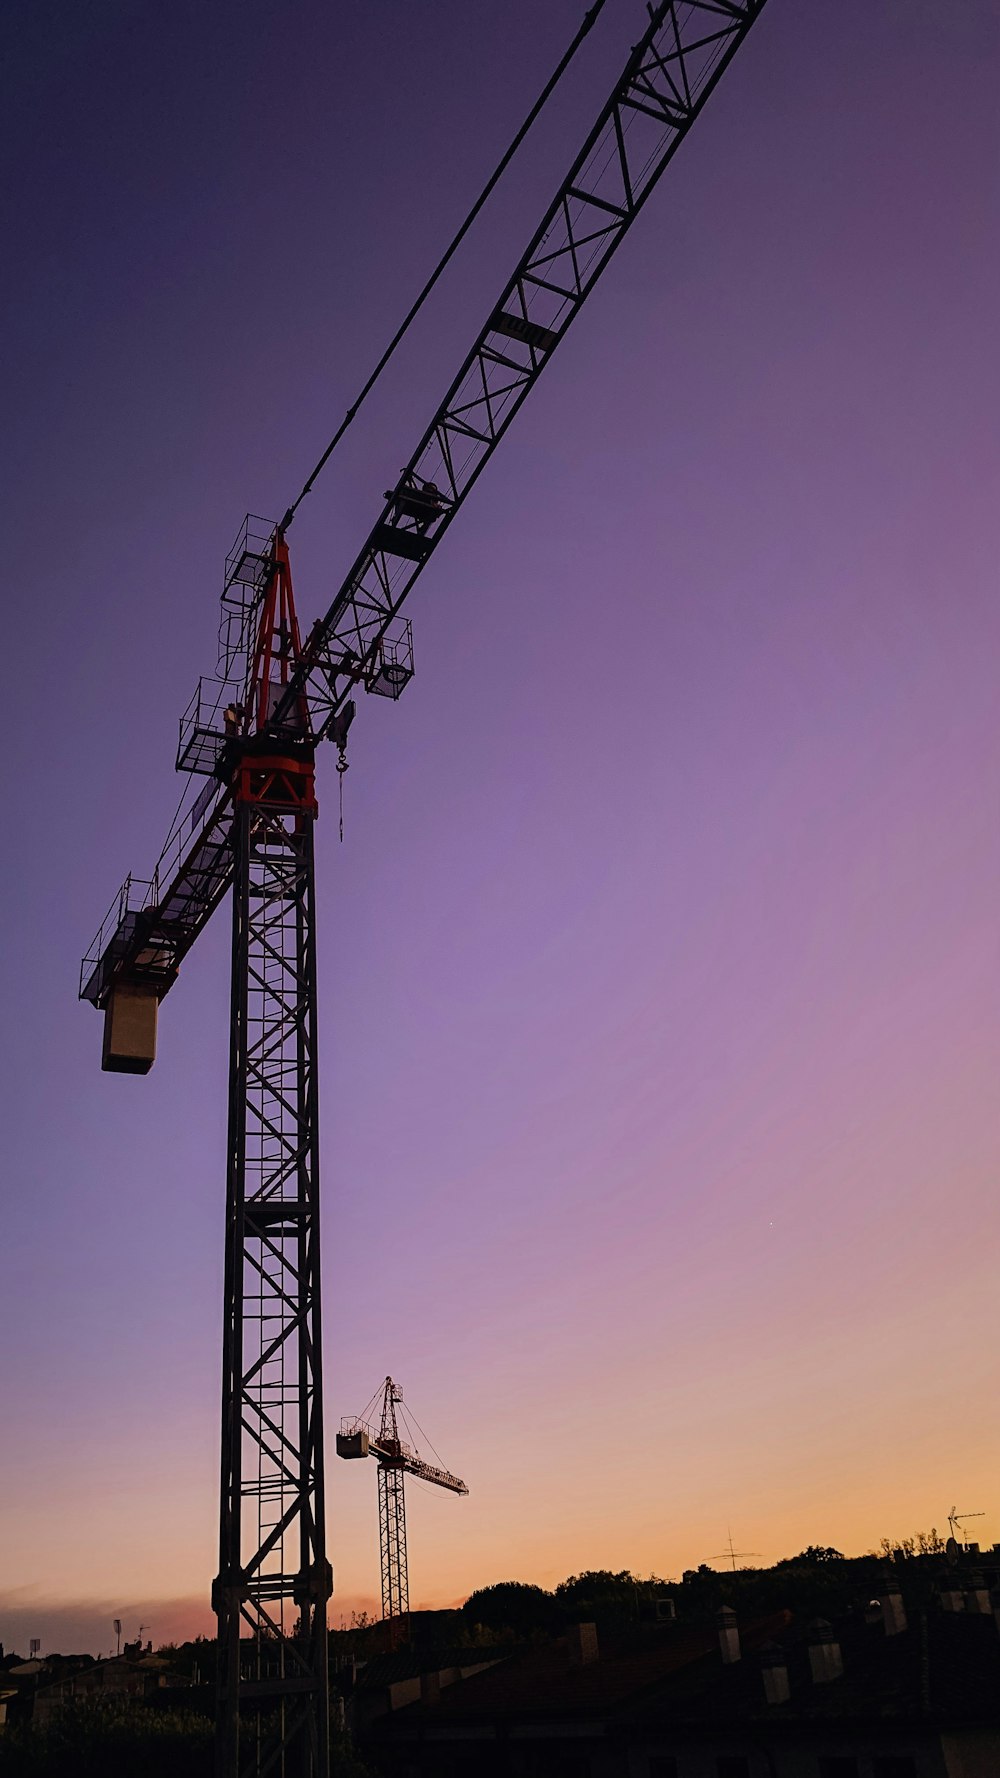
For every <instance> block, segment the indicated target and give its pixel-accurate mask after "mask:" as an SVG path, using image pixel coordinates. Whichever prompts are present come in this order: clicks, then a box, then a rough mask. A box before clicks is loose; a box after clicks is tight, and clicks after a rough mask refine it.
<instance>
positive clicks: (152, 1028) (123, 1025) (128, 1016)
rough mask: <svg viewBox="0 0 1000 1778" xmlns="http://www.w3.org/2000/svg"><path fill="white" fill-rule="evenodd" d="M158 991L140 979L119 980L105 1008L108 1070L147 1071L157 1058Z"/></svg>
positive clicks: (103, 1063) (104, 1058) (103, 1060)
mask: <svg viewBox="0 0 1000 1778" xmlns="http://www.w3.org/2000/svg"><path fill="white" fill-rule="evenodd" d="M158 1005H159V999H158V996H157V994H156V993H155V991H154V990H153V989H151V988H148V987H144V986H142V985H141V984H140V983H138V982H116V983H115V986H114V987H113V988H112V990H111V992H110V994H109V995H108V999H107V1004H106V1006H105V1008H104V1052H103V1054H102V1056H101V1067H102V1068H103V1069H104V1070H105V1072H106V1073H108V1074H148V1073H149V1071H150V1069H151V1068H152V1066H153V1063H154V1061H155V1060H156V1009H157V1007H158Z"/></svg>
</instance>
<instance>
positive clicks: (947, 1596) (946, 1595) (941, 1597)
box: [934, 1574, 965, 1611]
mask: <svg viewBox="0 0 1000 1778" xmlns="http://www.w3.org/2000/svg"><path fill="white" fill-rule="evenodd" d="M934 1590H935V1592H936V1593H937V1596H938V1603H939V1604H940V1606H941V1610H942V1611H964V1610H965V1594H964V1593H963V1591H962V1582H961V1580H960V1579H959V1577H958V1575H957V1574H943V1575H942V1576H941V1578H940V1580H939V1581H938V1582H937V1584H936V1586H935V1589H934Z"/></svg>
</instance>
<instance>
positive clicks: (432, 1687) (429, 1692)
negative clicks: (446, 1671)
mask: <svg viewBox="0 0 1000 1778" xmlns="http://www.w3.org/2000/svg"><path fill="white" fill-rule="evenodd" d="M420 1702H421V1704H440V1702H441V1675H440V1673H421V1675H420Z"/></svg>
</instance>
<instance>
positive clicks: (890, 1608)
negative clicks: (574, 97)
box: [878, 1580, 906, 1636]
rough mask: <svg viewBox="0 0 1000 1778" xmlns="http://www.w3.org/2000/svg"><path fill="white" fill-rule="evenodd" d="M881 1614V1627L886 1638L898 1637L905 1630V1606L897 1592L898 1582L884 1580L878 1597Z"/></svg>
mask: <svg viewBox="0 0 1000 1778" xmlns="http://www.w3.org/2000/svg"><path fill="white" fill-rule="evenodd" d="M878 1602H879V1608H880V1610H881V1614H882V1626H883V1628H884V1630H885V1633H886V1635H887V1636H898V1635H899V1634H900V1633H901V1631H903V1630H905V1629H906V1606H905V1605H904V1604H903V1595H902V1593H901V1592H900V1590H899V1582H898V1581H895V1580H885V1581H883V1583H882V1587H881V1590H880V1592H879V1596H878Z"/></svg>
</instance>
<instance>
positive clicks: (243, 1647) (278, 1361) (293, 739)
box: [80, 0, 765, 1778]
mask: <svg viewBox="0 0 1000 1778" xmlns="http://www.w3.org/2000/svg"><path fill="white" fill-rule="evenodd" d="M764 5H765V0H658V3H653V0H649V3H648V4H647V7H646V12H647V15H648V16H647V19H646V22H645V25H644V28H643V31H642V34H641V36H640V37H639V39H638V41H637V42H636V44H635V46H634V48H633V49H632V50H631V51H630V53H629V56H628V59H627V61H626V63H625V67H624V69H623V71H622V73H621V75H620V77H619V78H618V80H617V81H616V83H615V85H614V88H613V89H612V92H611V95H610V97H609V98H608V100H607V102H606V104H605V105H604V107H603V108H602V110H601V112H600V115H599V116H598V118H597V121H596V123H595V124H594V126H593V128H592V130H591V131H590V133H589V134H588V136H587V138H586V140H585V141H584V143H583V146H582V148H581V149H580V152H579V153H578V155H577V157H576V159H575V160H574V162H573V165H572V166H571V168H570V170H569V173H568V174H567V176H566V178H565V179H564V181H563V182H562V184H561V186H560V188H559V190H558V191H557V193H556V196H555V198H554V199H553V201H552V203H551V205H550V206H549V208H548V210H547V211H546V213H545V215H544V216H543V218H542V220H541V223H540V224H539V226H538V228H537V230H536V232H535V234H534V235H533V236H532V239H531V241H530V243H529V245H528V247H527V249H526V251H525V253H524V254H523V256H522V258H521V259H520V261H519V262H518V264H517V266H516V268H515V270H514V272H513V274H512V276H511V277H510V279H509V280H508V282H507V284H506V285H505V286H504V288H503V290H502V291H501V293H500V296H499V298H498V300H497V301H496V303H495V304H494V305H493V306H492V308H491V310H490V313H489V316H488V318H487V320H486V322H485V324H484V326H483V328H482V329H481V331H480V333H479V335H478V337H477V339H476V341H475V342H474V344H473V346H472V349H471V350H470V352H469V353H468V354H467V356H466V357H465V359H464V360H463V362H462V364H461V366H460V368H459V371H458V373H457V375H456V377H455V379H454V381H453V383H452V385H451V387H450V389H449V390H448V393H447V394H446V396H445V398H444V400H443V401H442V403H441V405H440V406H439V408H438V410H437V412H436V413H435V414H434V416H433V418H432V419H431V422H430V424H429V426H428V428H427V430H426V432H425V433H424V435H423V437H422V439H421V440H420V442H419V444H418V445H417V447H416V450H415V451H414V452H413V454H412V456H411V457H410V459H409V462H408V463H407V465H406V467H405V468H404V469H403V470H402V471H401V472H400V474H399V477H398V479H397V481H396V483H395V485H394V486H393V487H392V488H390V489H389V490H388V492H387V493H386V495H385V503H384V505H383V506H382V509H381V511H380V513H379V516H378V517H377V519H376V521H375V523H374V525H373V527H372V529H371V531H370V532H369V535H368V538H367V540H366V542H365V543H364V544H363V545H362V547H361V550H360V553H359V554H358V555H357V556H356V557H355V559H354V562H353V565H352V566H351V568H350V569H349V571H348V573H347V575H346V578H345V579H344V581H343V583H342V584H341V586H340V588H339V589H338V590H337V591H336V592H335V593H334V595H333V597H332V599H331V601H330V603H329V605H328V607H327V610H326V614H325V616H323V617H322V618H320V619H319V620H318V621H317V622H316V623H315V624H314V625H313V626H312V628H311V629H310V630H309V632H308V634H307V635H306V636H305V637H303V636H301V635H300V632H299V627H298V621H297V618H296V615H295V603H294V599H293V595H292V579H291V568H290V564H289V556H288V545H287V541H286V532H287V530H288V526H289V525H290V523H291V522H292V518H293V515H294V512H295V508H296V506H297V505H298V501H296V502H295V503H294V504H293V505H292V506H290V507H289V508H288V510H287V512H286V513H285V516H284V518H283V519H282V520H281V522H280V523H279V524H275V523H274V522H273V521H271V520H259V519H254V518H249V517H248V519H247V520H246V522H245V523H244V525H243V528H242V530H241V531H240V534H239V536H238V538H237V541H236V544H235V546H234V548H233V550H232V551H231V552H230V555H229V557H228V558H227V561H226V571H225V579H224V585H223V592H222V623H221V629H220V656H219V663H218V673H217V676H216V677H214V678H213V679H211V680H208V681H206V680H202V681H200V682H199V685H198V689H197V691H196V693H195V696H194V698H193V699H192V702H191V704H190V706H189V708H188V710H187V712H186V713H185V715H184V717H183V718H182V720H181V732H180V743H179V746H178V751H177V759H176V764H177V769H178V770H179V771H184V772H189V773H193V774H196V775H197V774H200V775H201V776H202V777H203V778H204V780H205V783H204V787H203V789H202V790H201V792H200V794H199V795H197V796H196V797H195V798H194V800H193V802H192V803H191V804H190V806H187V807H186V808H185V811H184V813H183V814H179V815H178V817H177V818H176V819H175V821H174V823H173V825H172V827H171V830H170V832H169V834H168V836H167V839H166V842H165V844H164V847H163V850H162V852H161V854H160V857H159V859H158V861H157V863H156V866H155V868H154V870H153V873H152V876H151V877H150V878H149V879H146V880H140V879H138V878H134V877H132V876H129V877H126V879H125V882H124V883H123V885H122V888H121V890H120V891H119V894H118V895H117V896H116V898H115V900H114V902H113V903H112V906H111V908H110V910H109V912H108V915H107V917H106V919H105V920H104V922H103V923H102V925H101V927H100V929H99V931H98V933H97V936H96V938H95V939H94V942H93V944H92V945H91V946H90V948H89V950H88V952H87V954H86V956H85V958H84V960H83V964H82V967H81V975H80V997H81V999H84V1000H88V1001H90V1003H91V1004H92V1005H93V1006H95V1007H97V1008H98V1009H99V1010H100V1011H101V1012H103V1014H104V1053H103V1066H104V1067H105V1068H106V1069H109V1070H111V1071H115V1072H119V1073H131V1074H145V1073H148V1071H149V1069H150V1068H151V1066H152V1064H153V1059H154V1056H155V1049H156V1020H157V1009H158V1006H159V1003H160V1001H161V1000H162V999H163V998H164V996H165V995H166V994H167V993H169V991H170V988H171V987H172V986H173V983H174V981H175V980H176V978H177V973H178V969H179V967H180V965H181V963H182V962H183V960H184V958H185V957H186V956H187V953H188V952H189V950H190V949H191V947H192V945H193V944H194V942H195V940H196V939H197V937H198V935H199V933H200V932H201V931H202V930H203V928H204V927H205V926H206V924H207V923H208V921H209V919H210V918H211V916H212V914H213V913H214V911H215V909H216V908H217V907H218V905H219V903H220V902H221V900H222V899H223V897H224V895H225V894H226V892H227V891H228V890H229V889H232V891H233V899H232V978H231V979H232V1002H231V1020H230V1064H229V1122H228V1138H227V1142H228V1161H227V1189H226V1261H225V1285H224V1292H225V1296H224V1314H223V1346H224V1349H223V1391H222V1394H223V1402H222V1464H221V1489H220V1493H221V1505H220V1532H219V1570H218V1574H217V1577H216V1580H215V1583H214V1587H213V1606H214V1609H215V1611H216V1614H217V1618H218V1634H219V1662H218V1668H219V1694H218V1707H217V1728H218V1774H219V1778H263V1775H264V1774H265V1773H275V1772H277V1771H279V1770H280V1771H281V1773H283V1774H284V1778H326V1775H327V1772H328V1769H329V1734H328V1723H329V1701H328V1683H329V1682H328V1670H327V1649H326V1637H327V1629H326V1620H327V1601H328V1599H329V1596H330V1593H331V1590H332V1575H331V1570H330V1564H329V1562H328V1560H327V1556H326V1542H325V1538H326V1530H325V1502H324V1457H323V1420H322V1342H321V1328H320V1288H319V1286H320V1266H319V1165H318V1163H319V1135H318V1076H317V1042H316V1039H317V1032H316V1024H317V1021H316V937H315V905H316V896H315V877H314V864H313V828H314V823H315V818H316V815H317V809H318V805H317V801H316V793H315V783H314V757H315V748H316V744H317V743H318V742H319V741H322V740H332V741H333V742H334V744H335V745H336V747H337V749H338V751H339V754H340V759H339V762H338V763H339V765H340V767H341V768H343V767H344V765H345V759H344V749H345V745H346V741H347V734H348V730H349V728H350V724H351V721H352V718H353V716H354V711H355V706H354V699H353V694H354V692H355V691H356V690H357V688H358V687H359V686H364V688H365V690H366V691H368V692H370V693H373V694H375V695H376V696H379V697H388V698H393V699H396V698H398V697H399V696H400V694H401V692H402V691H403V690H404V688H405V686H406V685H407V683H408V682H409V680H410V678H411V677H412V674H413V649H412V638H411V634H410V625H409V622H408V620H407V619H406V618H404V617H402V616H401V614H400V613H401V606H402V604H403V601H404V600H405V598H406V597H407V595H408V593H409V592H410V590H411V588H412V587H413V585H414V584H415V582H416V580H417V577H418V576H419V575H420V574H421V573H422V572H423V570H424V568H425V567H426V565H427V563H428V561H429V560H430V558H431V556H432V555H433V553H434V551H435V549H436V547H437V545H438V543H439V542H440V541H441V539H442V537H443V536H444V535H445V533H446V531H447V529H448V527H449V525H450V524H451V523H452V520H453V519H454V518H455V517H456V515H457V513H458V511H459V509H460V507H461V506H462V504H463V502H464V500H465V497H466V495H467V494H468V493H469V492H470V490H471V488H472V487H473V486H474V484H475V482H476V481H477V480H478V477H479V476H480V474H481V473H482V471H483V469H484V468H485V466H486V464H487V462H488V461H489V460H490V458H491V456H492V454H493V452H494V450H495V449H496V447H497V445H498V444H499V442H500V440H501V438H502V437H503V435H504V433H505V432H506V430H507V428H508V426H509V425H510V423H511V421H512V420H513V418H514V415H515V414H516V413H517V412H518V410H519V408H520V407H521V405H522V403H523V401H524V400H525V398H526V397H527V395H528V394H529V393H530V391H531V390H532V389H533V388H534V386H535V384H536V382H537V380H538V378H539V376H540V375H541V373H542V371H543V370H544V368H545V366H546V365H547V364H548V362H549V360H550V358H551V357H552V355H553V353H554V352H555V350H556V348H557V347H558V345H559V344H560V342H561V341H562V339H563V338H564V337H565V335H566V332H567V330H568V329H569V327H570V326H571V325H572V322H573V321H574V319H575V317H576V316H577V314H578V313H579V311H580V309H581V307H582V305H583V303H584V302H585V301H586V299H587V297H588V296H589V294H590V292H591V290H592V289H593V288H594V285H595V284H596V282H597V280H598V278H599V277H600V275H601V273H602V272H603V270H604V268H605V266H607V265H608V263H609V262H610V260H611V258H612V256H613V255H614V253H615V251H616V250H617V248H618V246H619V245H620V243H621V242H622V240H623V239H624V238H625V235H626V233H627V231H628V230H629V228H630V227H631V225H632V223H633V222H634V221H635V218H636V217H637V216H638V214H639V211H640V210H641V209H642V207H643V205H644V204H645V202H646V200H647V198H648V197H649V196H650V193H651V192H652V190H653V188H654V186H655V185H656V183H657V181H658V180H659V178H660V176H661V175H662V174H663V172H664V171H665V169H666V167H667V166H668V165H669V163H670V161H671V160H672V159H673V156H674V154H675V153H676V151H677V149H678V148H679V146H680V144H681V143H682V142H683V140H684V139H685V137H686V136H687V133H688V131H689V130H690V129H691V127H692V125H693V124H694V122H695V120H696V119H697V118H698V116H699V115H700V113H701V111H702V109H703V107H704V105H705V103H706V101H707V100H708V98H709V97H710V95H711V93H712V92H713V91H714V89H715V87H716V86H717V84H718V82H719V80H720V79H721V77H722V75H723V74H724V73H725V70H726V69H727V67H728V66H729V64H730V62H731V61H732V59H733V57H734V56H735V55H736V54H737V52H738V50H739V49H740V47H741V45H742V44H743V42H744V40H745V39H746V37H747V35H748V33H749V31H750V29H751V28H752V26H753V25H754V23H755V22H756V20H757V19H758V18H759V17H760V14H761V13H762V11H763V9H764ZM324 460H325V459H324ZM314 473H315V472H314ZM312 479H313V478H310V481H309V482H308V483H307V484H306V490H307V489H308V488H309V487H310V486H311V485H312ZM306 490H303V492H305V491H306ZM299 498H300V499H301V496H300V497H299ZM390 1407H391V1403H390ZM381 1430H382V1429H381V1427H380V1429H379V1431H380V1434H381ZM386 1437H387V1441H388V1442H391V1423H390V1425H389V1426H388V1427H387V1430H386ZM388 1442H387V1446H386V1450H387V1451H388V1448H389V1446H388ZM377 1454H378V1453H376V1455H377ZM391 1467H392V1465H391V1463H387V1464H386V1465H385V1467H384V1468H383V1469H382V1470H381V1471H380V1474H385V1475H386V1476H388V1475H389V1473H390V1470H391ZM397 1467H398V1466H397ZM406 1467H408V1468H409V1473H412V1474H417V1473H418V1471H417V1470H416V1469H414V1468H413V1467H412V1466H411V1465H408V1466H406ZM402 1473H403V1471H402V1469H399V1474H400V1476H401V1475H402ZM427 1479H435V1478H433V1477H428V1478H427ZM453 1480H454V1478H453ZM441 1485H443V1486H448V1485H449V1484H448V1483H442V1484H441ZM385 1486H386V1490H387V1492H386V1495H385V1502H386V1515H387V1519H386V1522H387V1525H390V1526H391V1524H392V1513H393V1510H394V1509H393V1504H392V1499H393V1497H392V1491H391V1487H390V1483H389V1482H388V1480H387V1481H386V1484H385ZM400 1486H401V1484H400ZM461 1489H462V1485H461V1484H459V1485H458V1491H461ZM399 1499H400V1511H401V1503H402V1495H401V1493H400V1496H399ZM399 1523H400V1524H402V1520H401V1519H400V1520H399ZM397 1542H398V1539H397ZM403 1548H404V1549H405V1544H404V1546H403ZM390 1581H391V1585H390V1595H391V1596H394V1597H396V1598H397V1599H401V1598H402V1596H403V1595H402V1592H401V1591H400V1587H401V1584H402V1583H403V1582H404V1581H405V1570H403V1569H400V1570H399V1571H398V1572H397V1574H396V1577H395V1580H392V1577H390ZM393 1586H394V1587H395V1594H394V1595H393V1594H392V1588H393Z"/></svg>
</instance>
